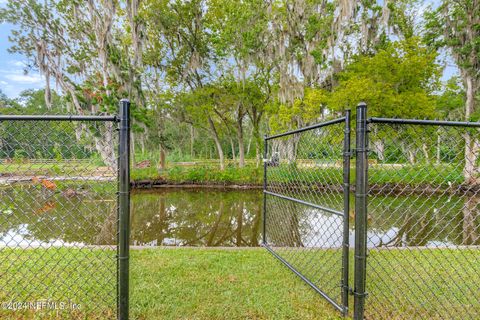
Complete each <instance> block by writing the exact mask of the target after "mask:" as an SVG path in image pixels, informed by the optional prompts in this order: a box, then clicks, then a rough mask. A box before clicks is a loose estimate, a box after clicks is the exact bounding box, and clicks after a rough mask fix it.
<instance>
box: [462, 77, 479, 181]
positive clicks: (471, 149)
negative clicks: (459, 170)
mask: <svg viewBox="0 0 480 320" xmlns="http://www.w3.org/2000/svg"><path fill="white" fill-rule="evenodd" d="M464 78H465V87H466V94H467V101H466V103H465V118H466V120H467V121H468V120H469V119H470V117H471V115H472V114H473V112H475V88H476V86H475V80H474V79H473V77H472V76H471V75H469V74H466V73H465V76H464ZM479 150H480V147H479V141H478V139H476V138H474V137H472V135H471V133H470V132H469V131H467V132H466V133H465V167H464V169H463V176H464V178H465V182H466V183H468V184H474V183H476V180H477V179H476V175H477V173H478V169H477V160H478V153H479Z"/></svg>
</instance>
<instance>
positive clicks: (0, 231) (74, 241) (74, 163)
mask: <svg viewBox="0 0 480 320" xmlns="http://www.w3.org/2000/svg"><path fill="white" fill-rule="evenodd" d="M116 127H117V125H116V123H114V122H110V121H89V122H79V121H72V122H67V121H42V120H40V121H10V120H6V121H1V122H0V199H1V201H0V302H1V303H2V305H1V308H0V318H2V319H5V318H6V319H8V318H12V319H23V318H33V317H38V318H42V319H43V318H44V317H48V318H55V319H56V318H58V319H86V318H88V319H109V318H111V319H114V318H116V307H117V301H116V300H117V299H116V295H117V294H116V293H117V258H116V255H117V236H118V235H117V223H118V219H117V189H118V183H117V154H116V149H117V144H118V138H117V133H116Z"/></svg>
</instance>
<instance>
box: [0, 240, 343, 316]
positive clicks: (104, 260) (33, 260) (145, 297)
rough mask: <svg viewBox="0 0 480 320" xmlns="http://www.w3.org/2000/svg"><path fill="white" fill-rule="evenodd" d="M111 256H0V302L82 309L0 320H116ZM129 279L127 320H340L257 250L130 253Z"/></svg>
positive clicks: (40, 252)
mask: <svg viewBox="0 0 480 320" xmlns="http://www.w3.org/2000/svg"><path fill="white" fill-rule="evenodd" d="M112 253H114V251H112V252H110V253H108V251H106V250H91V249H89V250H86V251H85V250H84V249H82V250H78V249H66V248H62V249H54V250H52V249H48V250H45V249H33V250H32V249H29V250H19V249H15V250H12V249H0V270H1V271H0V272H1V278H0V301H2V302H4V301H8V300H9V298H10V297H11V295H8V294H7V293H9V291H10V290H12V291H13V293H14V294H15V300H21V301H23V300H27V301H35V300H39V299H45V298H51V300H55V301H64V300H65V297H70V298H72V300H74V301H75V300H77V301H78V299H75V297H76V296H79V295H80V296H81V299H80V300H81V302H82V303H87V305H86V306H87V308H82V310H80V311H75V312H74V313H71V312H69V311H65V312H48V313H45V312H43V313H42V312H36V313H34V312H24V311H15V312H13V311H8V310H2V309H0V319H113V318H114V316H113V311H114V310H113V308H114V307H115V303H114V301H113V300H112V299H111V297H112V292H111V290H112V281H113V278H112V276H114V275H115V273H114V272H115V269H114V265H112V264H111V262H113V261H114V260H112V258H113V256H112V255H111V254H112ZM95 255H98V256H97V259H95ZM105 255H107V256H105ZM87 258H92V259H91V260H92V264H90V263H87V262H84V263H81V262H79V261H83V260H87ZM88 260H90V259H88ZM95 260H98V261H97V263H95ZM58 264H60V265H58ZM130 274H131V282H130V289H131V290H130V294H131V299H130V305H131V308H130V310H131V316H132V319H340V316H339V314H338V313H337V312H336V311H335V310H334V309H333V308H332V307H330V305H328V303H327V302H325V301H324V300H323V299H322V298H321V297H320V296H318V295H317V294H315V293H314V292H313V290H310V289H309V287H308V286H307V285H305V284H304V283H302V282H301V281H299V280H298V279H297V278H296V277H295V276H293V275H292V274H291V273H290V272H289V271H288V270H287V269H286V268H285V267H284V266H283V265H281V264H280V263H279V262H278V261H277V260H275V259H274V258H272V256H271V255H270V254H269V253H267V252H266V251H265V250H264V249H261V248H257V249H228V250H221V249H188V248H181V249H161V248H156V249H145V250H132V251H131V272H130ZM102 275H103V276H102ZM6 279H14V280H11V281H10V282H9V283H6ZM64 282H65V284H64V285H63V284H62V283H64ZM113 284H114V283H113ZM23 288H27V289H28V291H29V293H32V292H33V294H31V295H27V294H26V293H25V291H24V290H22V289H23ZM36 288H48V290H38V291H39V292H37V291H36ZM113 295H115V293H113ZM22 297H23V299H22ZM89 301H90V302H89Z"/></svg>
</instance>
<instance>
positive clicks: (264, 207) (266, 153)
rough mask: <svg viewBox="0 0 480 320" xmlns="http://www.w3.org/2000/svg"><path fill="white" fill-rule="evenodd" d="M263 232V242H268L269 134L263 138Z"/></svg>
mask: <svg viewBox="0 0 480 320" xmlns="http://www.w3.org/2000/svg"><path fill="white" fill-rule="evenodd" d="M263 148H264V149H263V230H262V231H263V233H262V244H263V245H266V244H267V194H266V193H265V191H267V167H268V160H267V156H268V140H267V135H265V137H264V139H263Z"/></svg>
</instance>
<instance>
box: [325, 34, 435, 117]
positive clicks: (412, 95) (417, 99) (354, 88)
mask: <svg viewBox="0 0 480 320" xmlns="http://www.w3.org/2000/svg"><path fill="white" fill-rule="evenodd" d="M436 57H437V53H436V52H435V51H432V50H429V49H428V48H427V47H425V46H423V45H422V44H421V43H420V39H418V38H410V39H407V40H405V41H401V42H394V43H391V44H390V45H388V46H387V48H386V49H382V50H380V51H379V52H378V53H377V54H375V55H374V56H360V57H358V58H357V60H356V61H355V62H354V63H352V64H350V65H349V66H348V67H347V68H346V70H345V71H344V72H342V73H341V74H339V85H338V87H337V88H335V89H334V90H333V92H332V94H331V97H330V99H329V106H330V107H331V108H332V109H333V110H345V109H353V108H354V107H355V106H356V104H357V103H358V102H359V101H365V102H367V104H368V106H369V115H371V116H382V117H403V118H435V116H436V115H437V113H436V105H435V99H434V96H433V93H434V92H435V90H436V89H437V88H438V86H439V77H440V71H441V69H440V66H438V65H437V64H436V62H435V59H436Z"/></svg>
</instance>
